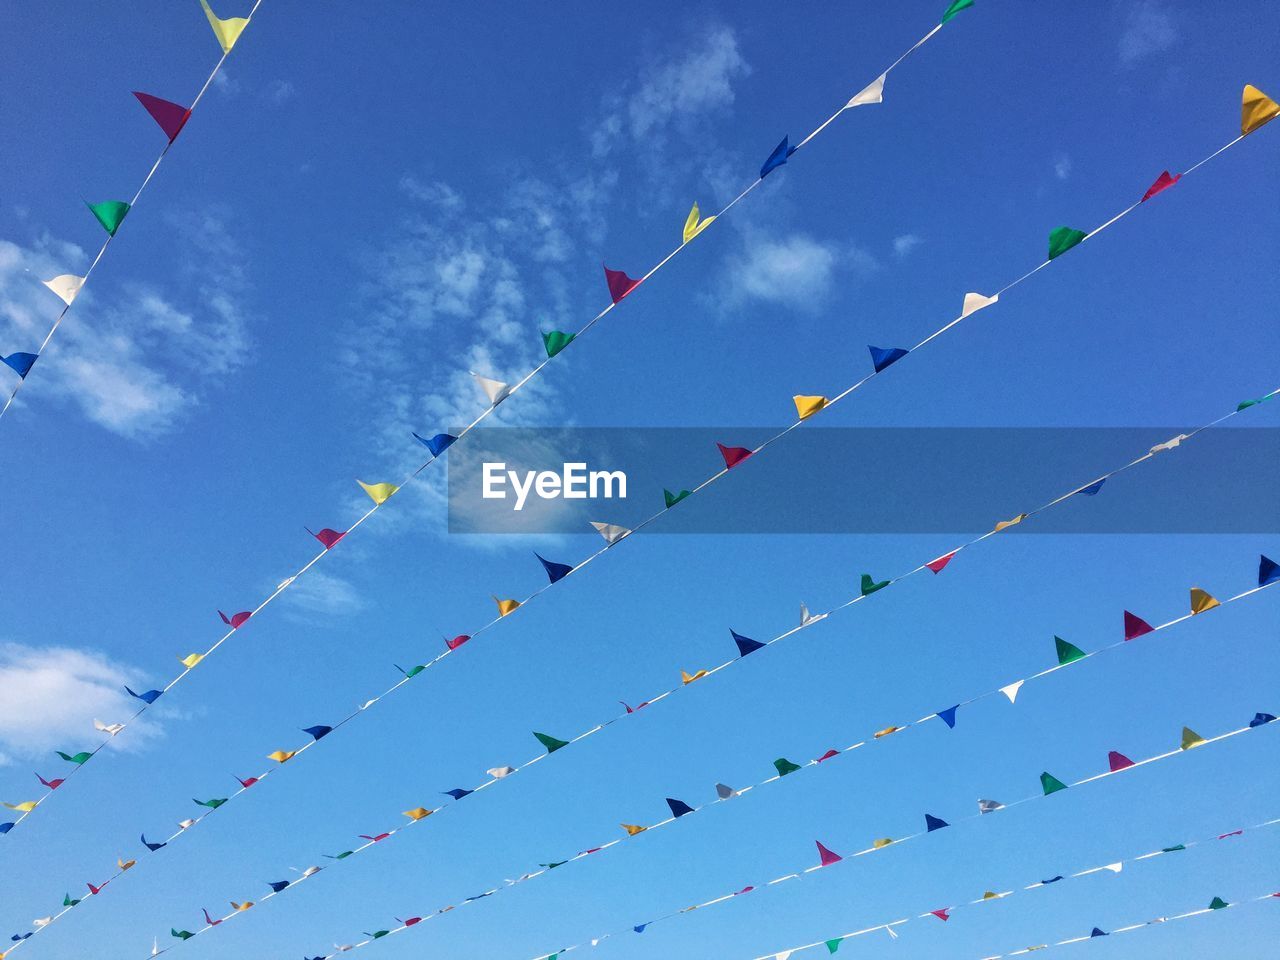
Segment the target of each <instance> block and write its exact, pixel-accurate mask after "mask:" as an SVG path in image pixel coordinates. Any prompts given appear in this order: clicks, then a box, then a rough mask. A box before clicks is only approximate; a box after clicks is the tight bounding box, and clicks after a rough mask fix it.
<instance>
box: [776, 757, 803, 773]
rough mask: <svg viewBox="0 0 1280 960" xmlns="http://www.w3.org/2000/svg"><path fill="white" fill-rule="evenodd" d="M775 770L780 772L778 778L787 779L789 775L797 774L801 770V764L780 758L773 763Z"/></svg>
mask: <svg viewBox="0 0 1280 960" xmlns="http://www.w3.org/2000/svg"><path fill="white" fill-rule="evenodd" d="M773 766H774V769H776V770H777V771H778V776H780V777H785V776H786V775H787V774H788V773H795V772H796V771H797V770H799V769H800V764H798V763H792V762H791V761H790V760H788V759H787V758H786V757H779V758H778V759H777V760H775V761H773Z"/></svg>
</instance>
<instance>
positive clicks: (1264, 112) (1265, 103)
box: [1240, 83, 1280, 137]
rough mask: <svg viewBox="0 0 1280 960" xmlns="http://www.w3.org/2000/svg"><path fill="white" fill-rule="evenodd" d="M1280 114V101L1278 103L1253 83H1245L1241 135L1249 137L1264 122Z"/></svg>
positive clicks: (1241, 113) (1268, 121)
mask: <svg viewBox="0 0 1280 960" xmlns="http://www.w3.org/2000/svg"><path fill="white" fill-rule="evenodd" d="M1277 115H1280V103H1276V102H1275V101H1274V100H1272V99H1271V98H1270V97H1268V96H1267V95H1266V94H1265V93H1263V92H1262V91H1261V90H1259V89H1258V88H1257V87H1255V86H1254V85H1253V84H1251V83H1246V84H1245V85H1244V96H1243V98H1242V100H1241V112H1240V135H1241V136H1242V137H1247V136H1248V135H1249V134H1251V133H1253V131H1255V130H1257V129H1258V128H1259V127H1260V126H1262V125H1263V124H1264V123H1270V122H1271V121H1272V120H1274V119H1275V118H1276V116H1277Z"/></svg>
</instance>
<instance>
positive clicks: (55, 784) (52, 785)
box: [36, 773, 67, 790]
mask: <svg viewBox="0 0 1280 960" xmlns="http://www.w3.org/2000/svg"><path fill="white" fill-rule="evenodd" d="M36 779H37V780H39V781H40V782H41V783H43V784H44V785H45V786H46V787H48V788H49V789H50V790H57V789H58V788H59V787H60V786H62V785H63V784H64V783H66V782H67V780H66V777H55V778H54V779H52V780H46V779H45V778H44V777H42V776H40V774H38V773H37V774H36Z"/></svg>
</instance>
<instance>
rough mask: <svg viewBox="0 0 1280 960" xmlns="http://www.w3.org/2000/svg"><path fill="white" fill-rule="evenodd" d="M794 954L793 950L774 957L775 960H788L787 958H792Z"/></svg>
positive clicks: (784, 951)
mask: <svg viewBox="0 0 1280 960" xmlns="http://www.w3.org/2000/svg"><path fill="white" fill-rule="evenodd" d="M792 952H793V951H791V950H783V951H782V952H781V953H779V954H775V955H774V960H787V958H788V957H790V956H791V954H792Z"/></svg>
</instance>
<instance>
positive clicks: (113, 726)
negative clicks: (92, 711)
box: [93, 720, 124, 737]
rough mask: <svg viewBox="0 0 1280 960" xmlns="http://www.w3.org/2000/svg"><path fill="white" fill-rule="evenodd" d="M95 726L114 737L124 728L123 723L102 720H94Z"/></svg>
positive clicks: (96, 728)
mask: <svg viewBox="0 0 1280 960" xmlns="http://www.w3.org/2000/svg"><path fill="white" fill-rule="evenodd" d="M93 727H94V729H95V730H101V731H102V732H103V733H105V734H107V735H108V736H111V737H114V736H115V735H116V734H117V733H119V732H120V731H121V730H123V729H124V724H123V723H103V722H102V721H101V720H94V721H93Z"/></svg>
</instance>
